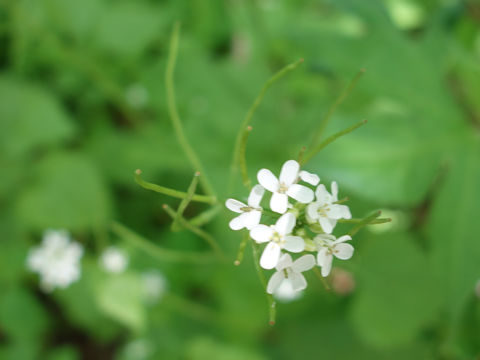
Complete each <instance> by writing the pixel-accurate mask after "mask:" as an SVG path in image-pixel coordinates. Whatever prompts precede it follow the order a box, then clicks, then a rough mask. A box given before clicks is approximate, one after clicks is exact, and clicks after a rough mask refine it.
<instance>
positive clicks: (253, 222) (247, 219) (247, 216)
mask: <svg viewBox="0 0 480 360" xmlns="http://www.w3.org/2000/svg"><path fill="white" fill-rule="evenodd" d="M240 216H241V217H242V218H243V222H244V224H245V227H246V228H247V229H248V230H252V229H253V228H254V227H255V226H257V225H258V224H259V223H260V219H261V217H262V212H261V211H259V210H252V211H249V212H246V213H243V214H242V215H240Z"/></svg>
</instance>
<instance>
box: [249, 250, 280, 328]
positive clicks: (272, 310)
mask: <svg viewBox="0 0 480 360" xmlns="http://www.w3.org/2000/svg"><path fill="white" fill-rule="evenodd" d="M252 255H253V263H254V264H255V270H257V275H258V278H259V279H260V282H261V283H262V286H263V289H264V290H265V293H266V294H267V303H268V323H269V324H270V325H272V326H273V325H275V317H276V314H277V310H276V302H275V299H274V298H273V296H272V295H271V294H269V293H267V292H266V291H267V280H266V279H265V275H263V271H262V269H261V268H260V265H259V264H260V256H259V254H258V244H257V243H256V242H254V241H252Z"/></svg>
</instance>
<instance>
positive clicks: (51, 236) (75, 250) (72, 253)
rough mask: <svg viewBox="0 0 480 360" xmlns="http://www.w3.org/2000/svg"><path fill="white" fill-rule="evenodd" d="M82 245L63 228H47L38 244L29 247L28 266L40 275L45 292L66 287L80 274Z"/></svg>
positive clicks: (41, 285)
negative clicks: (73, 239)
mask: <svg viewBox="0 0 480 360" xmlns="http://www.w3.org/2000/svg"><path fill="white" fill-rule="evenodd" d="M82 255H83V247H82V245H80V244H79V243H77V242H75V241H72V240H71V239H70V235H69V233H68V232H67V231H65V230H47V231H45V233H44V235H43V240H42V243H41V245H40V246H38V247H34V248H32V249H30V252H29V254H28V257H27V266H28V268H29V269H30V270H31V271H33V272H36V273H38V274H39V275H40V287H41V288H42V289H43V290H44V291H47V292H50V291H53V290H54V289H55V288H62V289H64V288H66V287H68V286H69V285H70V284H71V283H73V282H75V281H77V280H78V279H79V278H80V275H81V267H80V260H81V258H82Z"/></svg>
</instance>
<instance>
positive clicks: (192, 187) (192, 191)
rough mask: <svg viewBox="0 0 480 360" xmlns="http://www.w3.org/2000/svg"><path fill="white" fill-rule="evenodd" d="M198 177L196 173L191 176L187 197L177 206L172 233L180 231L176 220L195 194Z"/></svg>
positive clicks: (198, 174)
mask: <svg viewBox="0 0 480 360" xmlns="http://www.w3.org/2000/svg"><path fill="white" fill-rule="evenodd" d="M199 176H200V173H199V172H198V171H197V172H196V173H195V174H194V175H193V179H192V182H191V183H190V186H189V187H188V190H187V195H186V196H185V197H184V198H183V199H182V201H181V202H180V205H178V209H177V213H176V214H175V218H174V219H173V222H172V226H171V229H172V231H178V230H180V226H179V225H178V219H179V218H180V217H182V216H183V212H184V211H185V209H186V208H187V206H188V204H189V203H190V201H192V197H193V195H194V194H195V190H196V189H197V184H198V177H199Z"/></svg>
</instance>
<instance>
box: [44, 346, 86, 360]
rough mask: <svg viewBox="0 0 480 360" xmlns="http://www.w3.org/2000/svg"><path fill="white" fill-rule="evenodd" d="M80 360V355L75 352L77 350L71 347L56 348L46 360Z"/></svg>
mask: <svg viewBox="0 0 480 360" xmlns="http://www.w3.org/2000/svg"><path fill="white" fill-rule="evenodd" d="M78 359H80V355H79V354H78V352H77V351H76V350H75V348H74V347H71V346H60V347H56V348H55V349H54V350H53V351H51V352H50V353H49V354H48V356H47V357H46V360H78Z"/></svg>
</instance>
